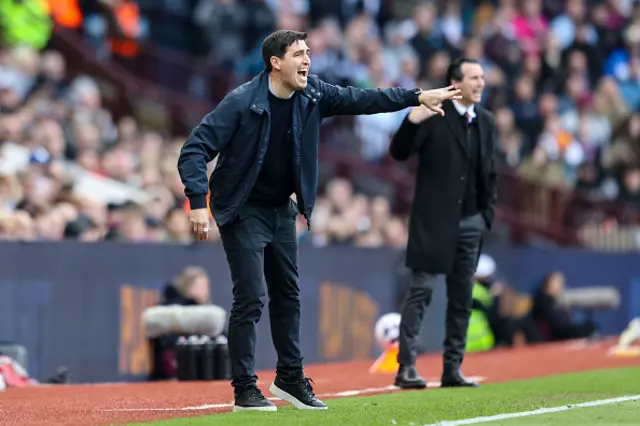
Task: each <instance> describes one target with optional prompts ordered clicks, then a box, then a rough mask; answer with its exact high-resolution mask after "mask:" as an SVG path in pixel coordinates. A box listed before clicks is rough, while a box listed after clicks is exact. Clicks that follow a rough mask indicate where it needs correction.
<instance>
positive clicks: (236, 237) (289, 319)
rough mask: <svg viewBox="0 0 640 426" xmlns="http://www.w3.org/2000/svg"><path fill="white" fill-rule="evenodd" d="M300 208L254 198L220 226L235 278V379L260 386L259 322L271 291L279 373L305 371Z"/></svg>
mask: <svg viewBox="0 0 640 426" xmlns="http://www.w3.org/2000/svg"><path fill="white" fill-rule="evenodd" d="M297 213H298V212H297V208H296V206H295V203H294V202H293V201H290V202H289V203H286V204H284V205H282V206H279V207H271V206H265V205H257V204H251V203H248V204H246V205H244V206H243V207H241V208H240V210H239V211H238V218H237V219H236V220H235V221H234V222H232V223H230V224H226V225H223V226H221V227H220V236H221V239H222V244H223V246H224V251H225V254H226V257H227V262H228V264H229V269H230V271H231V279H232V281H233V306H232V308H231V313H230V315H229V336H228V341H229V356H230V359H231V374H232V382H231V384H232V385H233V386H234V388H236V389H240V388H245V387H248V386H255V383H256V381H257V376H256V374H255V371H254V367H255V350H256V327H257V323H258V321H259V320H260V317H261V315H262V309H263V307H264V301H265V281H266V292H268V295H269V320H270V322H271V337H272V339H273V344H274V346H275V349H276V352H277V353H278V363H277V367H276V373H277V374H278V376H280V377H281V378H282V379H284V380H295V379H298V378H301V377H302V354H301V351H300V287H299V285H298V242H297V235H296V216H297Z"/></svg>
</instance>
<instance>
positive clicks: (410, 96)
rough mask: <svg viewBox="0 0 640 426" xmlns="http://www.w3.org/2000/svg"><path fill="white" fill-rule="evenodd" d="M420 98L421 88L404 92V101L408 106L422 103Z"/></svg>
mask: <svg viewBox="0 0 640 426" xmlns="http://www.w3.org/2000/svg"><path fill="white" fill-rule="evenodd" d="M419 98H420V93H419V89H413V90H405V92H404V103H405V105H406V106H408V107H410V106H418V105H420V100H419Z"/></svg>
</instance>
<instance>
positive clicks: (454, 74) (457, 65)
mask: <svg viewBox="0 0 640 426" xmlns="http://www.w3.org/2000/svg"><path fill="white" fill-rule="evenodd" d="M464 64H480V61H479V60H477V59H474V58H458V59H456V60H455V61H453V62H451V64H449V68H448V69H447V84H451V82H452V81H462V79H463V78H464V75H463V74H462V65H464Z"/></svg>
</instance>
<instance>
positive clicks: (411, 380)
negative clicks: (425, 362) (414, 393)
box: [394, 365, 427, 389]
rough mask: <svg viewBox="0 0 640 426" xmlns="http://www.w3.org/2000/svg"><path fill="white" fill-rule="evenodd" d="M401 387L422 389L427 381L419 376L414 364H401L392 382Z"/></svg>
mask: <svg viewBox="0 0 640 426" xmlns="http://www.w3.org/2000/svg"><path fill="white" fill-rule="evenodd" d="M394 384H395V385H396V386H397V387H399V388H402V389H424V388H426V387H427V381H426V380H425V379H423V378H422V377H420V375H419V374H418V371H417V370H416V366H415V365H401V366H400V368H399V369H398V374H396V381H395V383H394Z"/></svg>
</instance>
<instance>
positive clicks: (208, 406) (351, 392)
mask: <svg viewBox="0 0 640 426" xmlns="http://www.w3.org/2000/svg"><path fill="white" fill-rule="evenodd" d="M469 379H471V380H475V381H477V382H482V381H484V380H486V379H485V378H484V377H469ZM439 386H440V382H436V381H429V382H428V387H430V388H435V387H439ZM399 389H400V388H398V387H396V386H393V385H390V386H385V387H382V388H366V389H356V390H347V391H342V392H335V393H326V394H323V395H318V397H319V398H340V397H347V396H358V395H365V394H369V393H384V392H391V391H395V390H399ZM267 399H270V400H271V401H278V400H279V398H267ZM231 407H233V404H231V403H227V404H202V405H194V406H191V407H176V408H112V409H101V410H99V411H111V412H113V411H116V412H126V411H198V410H217V409H220V408H231Z"/></svg>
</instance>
